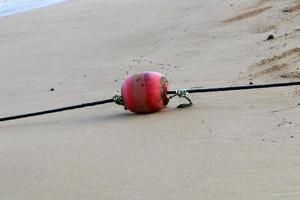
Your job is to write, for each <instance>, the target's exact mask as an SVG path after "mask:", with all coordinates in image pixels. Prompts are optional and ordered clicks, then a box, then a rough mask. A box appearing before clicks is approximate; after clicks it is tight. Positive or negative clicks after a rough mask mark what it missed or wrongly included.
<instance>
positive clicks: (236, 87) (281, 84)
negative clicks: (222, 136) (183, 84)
mask: <svg viewBox="0 0 300 200" xmlns="http://www.w3.org/2000/svg"><path fill="white" fill-rule="evenodd" d="M293 85H300V81H298V82H289V83H273V84H262V85H245V86H233V87H219V88H202V89H201V88H200V89H185V91H186V92H187V93H205V92H222V91H234V90H251V89H260V88H274V87H287V86H293ZM167 93H168V94H177V93H178V90H173V91H168V92H167Z"/></svg>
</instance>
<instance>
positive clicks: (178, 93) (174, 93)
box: [0, 81, 300, 122]
mask: <svg viewBox="0 0 300 200" xmlns="http://www.w3.org/2000/svg"><path fill="white" fill-rule="evenodd" d="M294 85H300V81H299V82H289V83H274V84H263V85H246V86H234V87H219V88H207V89H179V90H174V91H168V92H167V94H172V96H170V97H169V98H170V99H171V98H173V97H175V96H178V97H180V98H185V99H186V100H187V101H188V103H187V104H180V105H179V106H178V107H179V108H185V107H189V106H191V105H192V104H193V103H192V101H191V99H190V98H189V97H187V94H188V93H205V92H221V91H234V90H250V89H259V88H274V87H287V86H294ZM113 102H115V103H116V104H118V105H124V102H123V98H122V96H119V95H115V96H114V97H113V98H111V99H106V100H101V101H95V102H90V103H84V104H79V105H74V106H67V107H62V108H56V109H51V110H45V111H40V112H34V113H28V114H22V115H15V116H10V117H3V118H0V122H3V121H9V120H16V119H22V118H28V117H34V116H39V115H46V114H50V113H56V112H63V111H66V110H74V109H79V108H85V107H90V106H96V105H102V104H107V103H113Z"/></svg>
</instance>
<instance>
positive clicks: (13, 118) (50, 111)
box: [0, 97, 115, 122]
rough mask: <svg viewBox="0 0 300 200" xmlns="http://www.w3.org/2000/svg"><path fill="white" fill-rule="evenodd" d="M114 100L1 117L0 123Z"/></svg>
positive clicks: (108, 101) (108, 100) (109, 100)
mask: <svg viewBox="0 0 300 200" xmlns="http://www.w3.org/2000/svg"><path fill="white" fill-rule="evenodd" d="M114 98H115V97H113V98H112V99H106V100H102V101H95V102H90V103H84V104H80V105H74V106H68V107H63V108H56V109H51V110H45V111H40V112H34V113H28V114H23V115H15V116H10V117H3V118H0V122H3V121H9V120H15V119H22V118H27V117H34V116H39V115H46V114H50V113H56V112H63V111H66V110H74V109H79V108H84V107H89V106H96V105H101V104H106V103H113V102H115V100H114Z"/></svg>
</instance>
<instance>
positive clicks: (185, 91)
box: [176, 88, 188, 97]
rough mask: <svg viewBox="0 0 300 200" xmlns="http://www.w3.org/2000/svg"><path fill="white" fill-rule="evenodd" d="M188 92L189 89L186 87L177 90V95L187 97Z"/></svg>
mask: <svg viewBox="0 0 300 200" xmlns="http://www.w3.org/2000/svg"><path fill="white" fill-rule="evenodd" d="M187 94H188V91H187V89H185V88H183V89H179V90H176V95H177V96H178V97H186V96H187Z"/></svg>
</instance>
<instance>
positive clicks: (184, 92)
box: [169, 88, 193, 108]
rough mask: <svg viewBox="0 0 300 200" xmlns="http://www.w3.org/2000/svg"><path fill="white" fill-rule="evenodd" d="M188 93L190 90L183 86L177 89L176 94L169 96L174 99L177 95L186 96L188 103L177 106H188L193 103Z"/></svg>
mask: <svg viewBox="0 0 300 200" xmlns="http://www.w3.org/2000/svg"><path fill="white" fill-rule="evenodd" d="M187 95H188V90H187V89H185V88H183V89H179V90H176V91H175V94H174V95H172V96H170V97H169V98H170V99H172V98H174V97H176V96H178V97H179V98H185V99H186V100H187V101H188V103H183V104H180V105H178V106H177V108H186V107H190V106H192V105H193V102H192V100H191V99H190V98H189V97H188V96H187Z"/></svg>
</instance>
